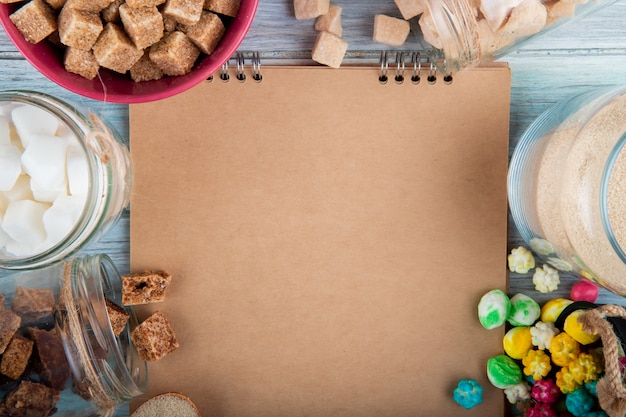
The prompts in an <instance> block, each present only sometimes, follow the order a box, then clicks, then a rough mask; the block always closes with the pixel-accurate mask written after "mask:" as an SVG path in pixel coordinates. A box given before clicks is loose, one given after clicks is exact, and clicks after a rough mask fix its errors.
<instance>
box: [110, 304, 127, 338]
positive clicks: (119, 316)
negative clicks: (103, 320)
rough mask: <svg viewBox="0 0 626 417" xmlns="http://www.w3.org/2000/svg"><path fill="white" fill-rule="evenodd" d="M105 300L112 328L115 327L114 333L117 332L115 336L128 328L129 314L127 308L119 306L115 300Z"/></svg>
mask: <svg viewBox="0 0 626 417" xmlns="http://www.w3.org/2000/svg"><path fill="white" fill-rule="evenodd" d="M105 302H106V309H107V314H108V315H109V322H111V328H112V329H113V334H115V336H119V335H120V334H121V333H122V332H123V331H124V329H125V328H126V323H128V318H129V314H128V312H127V311H126V310H124V308H122V307H120V306H118V305H117V304H115V303H114V302H113V301H111V300H109V299H106V300H105Z"/></svg>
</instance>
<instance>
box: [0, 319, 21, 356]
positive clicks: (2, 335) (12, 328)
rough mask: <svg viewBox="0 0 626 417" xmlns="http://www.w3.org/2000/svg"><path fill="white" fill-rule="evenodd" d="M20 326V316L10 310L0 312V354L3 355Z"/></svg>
mask: <svg viewBox="0 0 626 417" xmlns="http://www.w3.org/2000/svg"><path fill="white" fill-rule="evenodd" d="M21 324H22V319H21V318H20V316H18V315H17V314H15V313H14V312H12V311H10V310H0V354H1V353H4V351H5V350H6V348H7V346H8V345H9V343H10V342H11V339H12V338H13V335H14V334H15V332H17V330H18V329H19V328H20V325H21Z"/></svg>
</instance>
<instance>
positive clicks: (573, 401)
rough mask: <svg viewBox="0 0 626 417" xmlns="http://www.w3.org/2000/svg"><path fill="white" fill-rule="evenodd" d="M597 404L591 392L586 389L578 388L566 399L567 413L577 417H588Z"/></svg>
mask: <svg viewBox="0 0 626 417" xmlns="http://www.w3.org/2000/svg"><path fill="white" fill-rule="evenodd" d="M595 404H596V399H595V398H594V397H593V396H592V395H591V394H589V391H587V390H586V389H585V388H578V389H577V390H576V391H574V392H572V393H570V394H567V397H565V406H566V407H567V411H569V412H570V413H572V414H574V415H575V416H576V417H583V416H586V415H587V413H588V412H589V411H591V409H592V408H593V406H594V405H595Z"/></svg>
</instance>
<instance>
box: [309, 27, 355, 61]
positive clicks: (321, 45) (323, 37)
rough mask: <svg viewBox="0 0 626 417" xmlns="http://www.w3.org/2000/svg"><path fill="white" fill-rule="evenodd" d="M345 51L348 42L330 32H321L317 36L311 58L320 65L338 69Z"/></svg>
mask: <svg viewBox="0 0 626 417" xmlns="http://www.w3.org/2000/svg"><path fill="white" fill-rule="evenodd" d="M347 50H348V42H346V41H345V40H343V39H342V38H340V37H339V36H336V35H333V34H332V33H330V32H325V31H322V32H320V33H319V34H318V35H317V39H316V40H315V45H313V53H312V56H311V57H312V58H313V60H314V61H315V62H319V63H320V64H323V65H328V66H329V67H332V68H339V67H340V66H341V62H342V61H343V57H344V55H345V54H346V51H347Z"/></svg>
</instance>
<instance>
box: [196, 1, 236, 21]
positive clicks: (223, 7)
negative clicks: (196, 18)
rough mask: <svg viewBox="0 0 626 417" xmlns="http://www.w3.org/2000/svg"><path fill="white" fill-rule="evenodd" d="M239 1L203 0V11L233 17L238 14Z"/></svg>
mask: <svg viewBox="0 0 626 417" xmlns="http://www.w3.org/2000/svg"><path fill="white" fill-rule="evenodd" d="M240 6H241V0H204V6H203V8H204V10H210V11H212V12H213V13H219V14H223V15H225V16H230V17H235V16H237V13H238V12H239V7H240Z"/></svg>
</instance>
